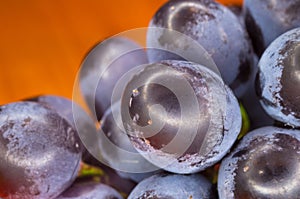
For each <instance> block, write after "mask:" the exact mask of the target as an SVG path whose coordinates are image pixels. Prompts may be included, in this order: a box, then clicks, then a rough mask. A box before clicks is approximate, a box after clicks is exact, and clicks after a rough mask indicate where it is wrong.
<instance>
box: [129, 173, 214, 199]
mask: <svg viewBox="0 0 300 199" xmlns="http://www.w3.org/2000/svg"><path fill="white" fill-rule="evenodd" d="M149 198H153V199H175V198H176V199H181V198H182V199H183V198H184V199H191V198H197V199H213V198H215V193H214V191H213V189H212V184H211V183H210V182H209V181H208V180H207V179H206V178H204V177H203V176H201V175H200V174H193V175H178V174H168V173H162V174H157V175H154V176H151V177H149V178H147V179H145V180H143V181H142V182H140V183H139V184H138V185H137V186H136V187H135V188H134V189H133V191H132V192H131V193H130V195H129V196H128V199H149Z"/></svg>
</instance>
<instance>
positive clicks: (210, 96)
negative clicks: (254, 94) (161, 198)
mask: <svg viewBox="0 0 300 199" xmlns="http://www.w3.org/2000/svg"><path fill="white" fill-rule="evenodd" d="M165 70H166V71H165ZM181 78H183V79H184V80H182V79H181ZM153 79H156V80H159V79H160V80H162V81H165V80H166V81H170V82H171V83H170V84H171V85H173V87H174V88H176V89H178V90H180V91H179V92H180V93H178V96H181V97H182V96H187V98H185V99H184V101H182V104H181V105H179V102H178V100H179V99H178V98H176V96H175V95H174V93H172V92H171V91H170V90H169V89H166V87H163V86H158V85H156V84H151V83H150V84H149V81H150V80H153ZM141 81H142V83H144V84H145V85H144V86H141V87H140V88H138V86H140V85H137V84H138V83H140V82H141ZM186 81H187V82H188V85H190V87H191V89H192V90H187V89H186V88H181V87H182V83H183V82H186ZM134 91H135V92H136V93H138V95H136V94H134ZM182 92H184V93H182ZM189 92H191V93H189ZM193 95H194V96H195V97H196V100H197V101H196V102H190V101H191V99H192V98H191V96H193ZM197 103H198V105H199V108H197V107H194V108H193V106H197ZM157 104H159V105H160V106H162V107H163V108H164V109H165V114H163V112H162V111H159V110H158V111H156V110H155V109H154V110H153V109H152V108H151V107H152V105H157ZM184 104H186V105H184ZM192 105H193V106H192ZM181 106H183V107H181ZM127 108H129V113H130V115H129V116H127V115H126V113H128V110H127ZM184 109H185V110H184ZM196 109H199V110H200V112H199V113H195V111H196ZM152 110H153V111H152ZM150 111H151V112H150ZM181 111H187V112H188V113H187V116H185V115H182V116H181ZM121 114H122V120H123V125H124V127H125V130H126V132H127V133H128V134H130V139H131V141H132V143H133V146H134V147H135V148H136V149H137V150H138V151H139V152H141V153H142V155H143V156H144V157H146V159H147V160H149V161H150V162H151V163H153V164H155V165H157V166H159V167H162V168H163V169H165V170H168V171H171V172H175V173H194V172H198V171H201V170H204V169H205V168H207V167H209V166H212V165H213V164H215V163H216V162H217V161H219V160H220V159H221V158H222V157H223V156H224V155H225V154H226V153H227V151H228V150H229V149H230V147H231V146H232V144H233V143H234V141H235V140H236V138H237V135H238V133H239V131H240V128H241V114H240V110H239V106H238V103H237V100H236V98H235V97H234V95H233V94H232V92H231V90H230V89H229V88H228V87H227V86H225V85H224V84H223V82H222V80H221V79H220V77H219V76H218V75H216V74H215V73H213V72H212V71H211V70H209V69H207V68H205V67H203V66H201V65H198V64H195V63H190V62H185V61H174V60H173V61H164V62H161V63H159V64H150V65H147V66H146V67H145V68H144V69H143V70H142V71H141V72H140V73H138V74H136V75H135V76H134V77H133V78H132V80H131V81H129V84H128V85H127V87H126V89H125V91H124V94H123V96H122V105H121ZM149 114H150V115H149ZM151 114H152V115H151ZM191 114H197V115H193V116H191ZM181 120H182V122H181ZM149 121H150V123H149ZM156 122H157V124H159V123H160V122H164V123H165V124H164V125H163V126H162V129H161V130H160V131H156V134H155V135H149V133H150V132H152V131H153V130H143V129H141V128H143V127H144V126H145V127H146V128H147V126H148V125H149V124H151V125H149V127H150V128H152V127H153V128H155V126H156ZM178 129H185V130H184V131H183V132H182V131H178ZM195 131H196V135H195V137H194V138H192V140H190V139H189V138H190V137H191V136H193V135H194V134H193V132H195ZM150 134H151V133H150ZM175 135H176V136H177V137H178V136H184V138H182V139H178V138H177V139H176V141H173V140H172V139H173V138H174V137H175ZM171 140H172V142H171ZM174 140H175V139H174ZM177 142H178V143H177ZM169 143H171V144H173V143H177V144H173V145H172V146H173V147H169V148H167V149H166V148H165V146H167V145H168V144H169ZM184 147H186V148H184ZM178 154H180V155H178Z"/></svg>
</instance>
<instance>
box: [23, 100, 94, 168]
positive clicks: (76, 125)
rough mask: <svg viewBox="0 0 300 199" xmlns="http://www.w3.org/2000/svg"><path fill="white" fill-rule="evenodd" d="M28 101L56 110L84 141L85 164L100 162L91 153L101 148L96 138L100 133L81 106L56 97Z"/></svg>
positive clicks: (83, 158) (83, 156)
mask: <svg viewBox="0 0 300 199" xmlns="http://www.w3.org/2000/svg"><path fill="white" fill-rule="evenodd" d="M26 100H27V101H35V102H39V103H42V104H44V105H45V106H48V107H50V108H52V109H54V110H55V111H56V112H57V113H58V114H59V115H60V116H61V117H63V118H64V119H65V120H67V121H68V122H69V124H70V125H72V127H73V129H75V130H76V132H77V133H78V135H79V136H80V138H81V139H82V140H83V141H84V142H83V143H82V140H80V142H81V145H82V146H86V147H84V148H83V154H82V160H83V161H85V162H90V161H98V160H95V158H94V157H93V155H92V154H91V153H90V152H89V151H97V149H98V148H99V147H98V145H99V144H98V142H97V139H95V136H94V135H95V134H97V133H98V132H97V130H96V126H95V124H94V122H93V120H92V118H91V117H90V116H89V115H88V114H87V112H86V111H84V110H83V109H82V108H81V107H80V106H79V105H77V104H76V103H75V102H72V101H71V100H69V99H67V98H64V97H60V96H55V95H40V96H36V97H33V98H29V99H26ZM74 116H75V117H74ZM94 154H95V152H94Z"/></svg>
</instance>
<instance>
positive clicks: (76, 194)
mask: <svg viewBox="0 0 300 199" xmlns="http://www.w3.org/2000/svg"><path fill="white" fill-rule="evenodd" d="M56 199H123V197H122V196H121V195H120V194H119V193H118V192H117V191H116V190H115V189H113V188H111V187H109V186H107V185H105V184H101V183H96V182H77V183H74V184H73V185H72V186H71V187H70V188H69V189H67V190H66V191H65V192H63V193H62V194H61V195H60V196H59V197H57V198H56Z"/></svg>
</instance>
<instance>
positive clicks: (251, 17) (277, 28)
mask: <svg viewBox="0 0 300 199" xmlns="http://www.w3.org/2000/svg"><path fill="white" fill-rule="evenodd" d="M243 9H244V13H245V23H246V27H247V29H248V32H249V34H250V36H251V39H252V41H253V46H254V49H255V51H256V53H257V54H258V56H261V55H262V54H263V52H264V50H265V49H266V48H267V47H268V46H269V45H270V44H271V42H272V41H273V40H275V39H276V38H277V37H279V36H280V35H281V34H283V33H284V32H286V31H288V30H291V29H294V28H297V27H299V26H300V15H299V13H300V2H299V1H298V0H245V2H244V8H243Z"/></svg>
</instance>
